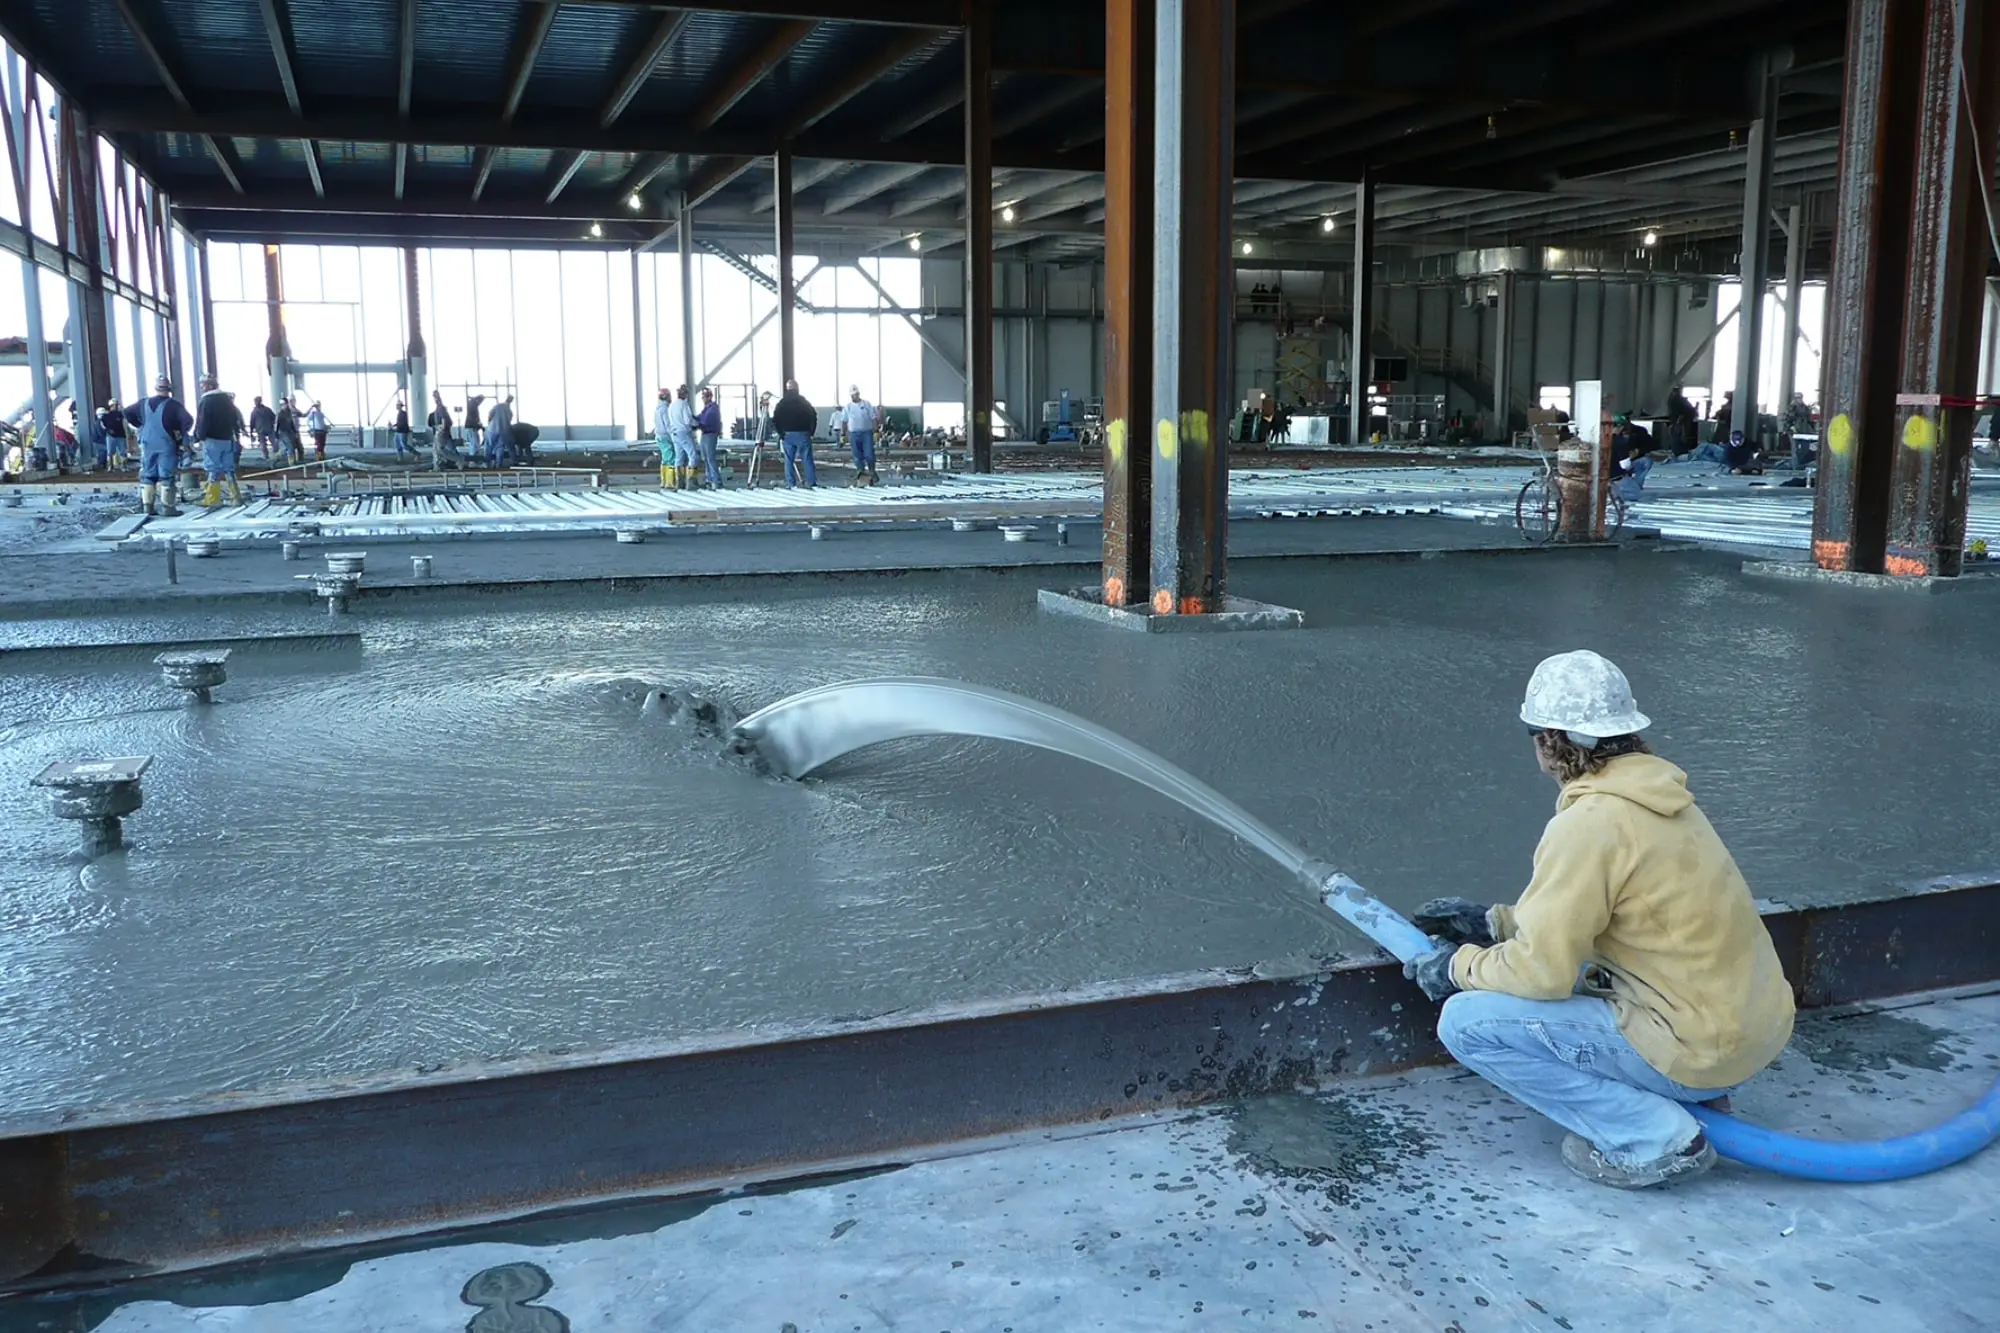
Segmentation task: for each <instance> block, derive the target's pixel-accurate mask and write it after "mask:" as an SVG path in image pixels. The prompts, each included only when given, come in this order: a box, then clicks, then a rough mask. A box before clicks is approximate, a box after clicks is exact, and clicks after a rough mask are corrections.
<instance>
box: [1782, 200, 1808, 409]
mask: <svg viewBox="0 0 2000 1333" xmlns="http://www.w3.org/2000/svg"><path fill="white" fill-rule="evenodd" d="M1805 225H1806V221H1805V210H1804V209H1803V208H1800V207H1799V206H1798V205H1797V204H1793V205H1792V206H1791V208H1790V209H1789V210H1788V211H1787V212H1786V214H1785V344H1784V347H1783V348H1782V349H1781V350H1780V351H1779V353H1778V412H1779V414H1780V416H1781V417H1782V415H1783V414H1784V413H1785V412H1787V411H1789V410H1790V409H1791V406H1792V395H1793V394H1794V393H1795V392H1797V391H1798V384H1799V296H1800V293H1801V292H1803V291H1804V289H1805V276H1806V233H1805Z"/></svg>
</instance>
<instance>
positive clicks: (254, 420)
mask: <svg viewBox="0 0 2000 1333" xmlns="http://www.w3.org/2000/svg"><path fill="white" fill-rule="evenodd" d="M277 432H278V414H277V413H276V412H273V411H272V410H271V409H270V408H269V407H267V406H266V405H265V403H264V400H263V399H262V398H259V399H257V400H256V401H254V402H253V403H251V405H250V434H251V436H252V438H254V439H255V440H256V441H257V448H258V449H259V450H261V451H262V452H263V454H264V461H265V462H266V463H268V462H270V461H271V439H272V437H273V436H275V435H276V434H277Z"/></svg>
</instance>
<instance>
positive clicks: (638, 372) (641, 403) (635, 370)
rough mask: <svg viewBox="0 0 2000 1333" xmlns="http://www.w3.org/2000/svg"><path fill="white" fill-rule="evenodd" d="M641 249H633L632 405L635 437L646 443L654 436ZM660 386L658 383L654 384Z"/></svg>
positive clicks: (656, 386)
mask: <svg viewBox="0 0 2000 1333" xmlns="http://www.w3.org/2000/svg"><path fill="white" fill-rule="evenodd" d="M640 308H641V307H640V302H639V251H638V250H637V249H636V248H635V249H634V250H633V251H632V405H633V408H634V410H635V415H634V416H633V418H632V420H634V421H636V422H637V423H638V425H637V427H636V428H635V429H636V431H637V434H635V435H634V436H633V438H634V439H636V440H638V441H640V442H641V443H644V442H645V441H648V440H650V439H652V438H653V427H652V421H651V419H650V418H649V417H648V416H647V413H646V329H645V323H644V321H643V319H642V318H641V315H640ZM653 387H654V388H658V387H659V386H658V385H655V386H653Z"/></svg>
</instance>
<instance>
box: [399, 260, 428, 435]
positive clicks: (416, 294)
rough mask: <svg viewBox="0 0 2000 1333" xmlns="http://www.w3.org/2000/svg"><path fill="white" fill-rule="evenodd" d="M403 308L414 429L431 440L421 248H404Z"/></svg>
mask: <svg viewBox="0 0 2000 1333" xmlns="http://www.w3.org/2000/svg"><path fill="white" fill-rule="evenodd" d="M403 308H404V310H405V311H406V312H407V317H408V320H409V324H410V343H409V346H408V347H407V348H405V349H404V352H403V355H404V358H405V360H406V361H407V363H408V365H407V371H408V374H409V377H410V388H409V398H408V400H407V401H408V403H409V409H410V426H411V428H412V430H413V431H414V432H415V433H416V435H417V438H421V439H428V438H429V424H428V423H429V421H430V414H431V394H430V388H431V378H430V349H429V348H428V347H426V346H425V345H424V310H423V292H422V289H421V288H420V287H419V286H418V284H417V247H415V246H414V245H406V246H404V247H403Z"/></svg>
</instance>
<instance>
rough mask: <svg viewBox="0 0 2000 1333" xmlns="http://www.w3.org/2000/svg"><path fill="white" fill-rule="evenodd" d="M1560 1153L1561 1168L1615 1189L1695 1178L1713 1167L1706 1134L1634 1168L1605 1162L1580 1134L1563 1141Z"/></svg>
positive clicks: (1713, 1152)
mask: <svg viewBox="0 0 2000 1333" xmlns="http://www.w3.org/2000/svg"><path fill="white" fill-rule="evenodd" d="M1562 1151H1563V1165H1564V1166H1566V1167H1568V1168H1569V1169H1570V1170H1571V1171H1574V1172H1575V1173H1576V1174H1577V1175H1579V1176H1582V1177H1583V1178H1584V1179H1585V1180H1588V1181H1591V1182H1593V1183H1594V1184H1598V1185H1609V1186H1610V1187H1611V1188H1612V1189H1615V1190H1640V1189H1645V1188H1647V1187H1648V1186H1651V1185H1664V1184H1667V1183H1668V1182H1670V1181H1675V1180H1683V1179H1686V1178H1687V1177H1689V1176H1698V1175H1700V1174H1701V1173H1702V1172H1704V1171H1706V1170H1708V1169H1709V1168H1710V1167H1711V1166H1714V1165H1715V1145H1713V1144H1711V1143H1710V1142H1709V1141H1708V1135H1706V1134H1701V1133H1697V1134H1696V1135H1695V1136H1694V1141H1693V1142H1691V1143H1689V1144H1688V1146H1687V1147H1685V1148H1683V1149H1681V1150H1680V1151H1679V1152H1676V1153H1669V1154H1667V1155H1666V1156H1665V1157H1658V1158H1655V1159H1654V1160H1652V1161H1650V1162H1645V1163H1642V1164H1641V1165H1639V1166H1635V1167H1623V1166H1617V1165H1615V1164H1613V1163H1612V1162H1610V1161H1607V1160H1606V1159H1605V1156H1604V1154H1603V1153H1601V1152H1599V1151H1598V1150H1597V1149H1596V1148H1595V1147H1593V1146H1592V1145H1591V1142H1590V1140H1589V1139H1586V1138H1584V1137H1583V1136H1582V1135H1581V1134H1571V1135H1570V1136H1569V1137H1567V1138H1565V1139H1564V1140H1563V1150H1562Z"/></svg>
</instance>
